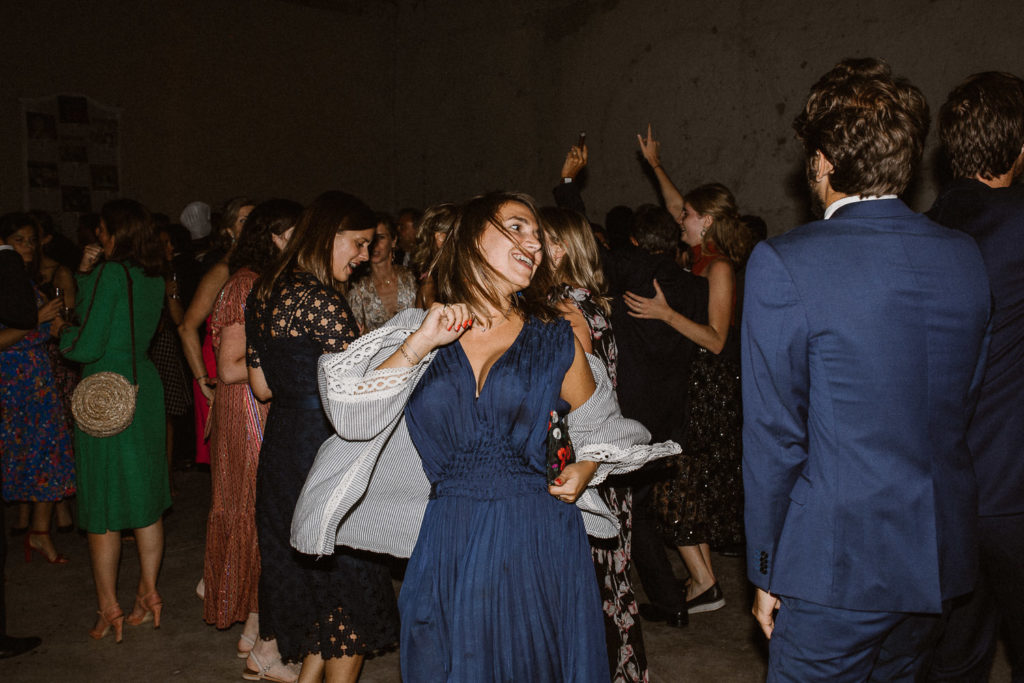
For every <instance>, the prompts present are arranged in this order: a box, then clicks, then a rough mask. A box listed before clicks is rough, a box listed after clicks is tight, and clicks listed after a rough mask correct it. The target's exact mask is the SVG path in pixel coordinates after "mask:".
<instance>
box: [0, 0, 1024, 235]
mask: <svg viewBox="0 0 1024 683" xmlns="http://www.w3.org/2000/svg"><path fill="white" fill-rule="evenodd" d="M85 4H86V3H68V2H58V1H56V0H16V1H14V2H8V3H4V5H3V7H2V8H0V32H2V33H0V37H2V40H0V59H2V62H0V63H2V64H3V74H2V76H0V130H3V131H4V134H3V135H2V136H0V204H2V206H3V208H4V210H8V209H11V208H15V207H17V206H19V205H20V203H21V187H22V183H23V179H22V175H21V174H22V170H21V166H20V127H19V126H20V120H19V115H18V112H19V109H18V103H17V98H19V97H37V96H42V95H49V94H57V93H72V94H83V95H88V96H90V97H93V98H95V99H97V100H99V101H100V102H102V103H104V104H109V105H115V106H119V107H122V108H123V109H124V115H123V120H122V125H123V131H124V137H123V142H122V157H123V171H124V183H123V184H124V188H125V194H127V195H131V196H135V197H138V198H140V199H141V200H142V201H144V202H146V203H148V204H149V205H151V206H152V207H153V208H154V209H155V210H162V211H166V212H168V213H174V212H176V211H177V210H179V209H180V207H181V205H183V204H184V203H185V202H187V201H189V200H192V199H197V198H201V199H205V200H207V201H211V202H217V201H220V200H222V199H223V198H226V197H227V196H230V195H232V194H236V193H240V192H245V193H252V194H255V195H257V196H267V195H271V194H275V195H284V196H290V197H294V198H296V199H299V200H302V201H305V200H308V199H310V198H311V197H312V196H314V195H315V194H317V193H318V192H320V191H321V190H323V189H327V188H343V189H348V190H350V191H352V192H354V193H356V194H358V195H360V196H362V197H364V198H365V199H366V200H367V201H368V202H370V203H371V204H373V205H375V206H376V207H379V208H383V209H396V208H398V207H399V206H401V205H406V204H413V205H420V206H423V205H426V204H429V203H432V202H436V201H440V200H444V199H463V198H465V197H468V196H470V195H472V194H476V193H478V192H481V191H485V190H488V189H493V188H498V187H502V188H507V189H518V190H524V191H527V192H531V193H533V194H535V195H536V196H537V197H538V198H539V199H540V200H541V201H542V202H548V201H550V193H549V190H550V187H551V186H552V185H553V184H554V183H555V182H556V181H557V177H558V170H559V168H560V166H561V162H562V159H563V158H564V155H565V152H566V150H567V149H568V147H569V145H571V144H572V143H573V142H574V141H575V140H576V136H577V134H578V132H579V131H581V130H585V131H586V132H587V139H588V143H589V145H590V148H591V167H590V169H589V171H588V177H587V178H586V185H585V198H586V199H587V201H588V204H589V205H590V207H591V209H592V212H591V213H592V218H595V219H596V220H601V218H602V217H603V214H604V212H605V211H606V210H607V209H608V208H610V207H611V206H613V205H615V204H619V203H626V204H638V203H641V202H648V201H656V200H657V194H656V192H655V190H654V187H653V186H652V184H651V182H650V180H649V178H648V176H647V175H646V174H645V173H644V169H643V166H642V164H641V163H640V162H639V160H638V158H637V154H636V149H637V145H636V133H638V132H640V131H641V130H643V129H644V128H645V126H646V124H647V123H648V122H650V123H652V124H653V126H654V131H655V134H656V136H657V137H658V138H659V139H661V140H662V143H663V144H662V154H663V160H664V162H665V166H666V168H667V169H668V171H669V173H670V174H671V175H672V177H673V178H674V179H675V180H676V182H677V184H678V185H679V186H680V188H682V189H684V190H685V189H686V188H688V187H690V186H693V185H695V184H698V183H701V182H705V181H708V180H718V181H721V182H724V183H725V184H727V185H729V186H730V187H731V188H732V189H733V190H734V192H735V193H736V195H737V197H738V199H739V202H740V205H741V209H742V210H744V211H745V212H752V213H760V214H761V215H763V216H764V217H765V218H766V219H767V220H768V222H769V227H770V230H771V231H772V232H781V231H783V230H785V229H788V228H789V227H791V226H792V225H794V224H795V223H797V222H800V221H801V220H803V218H804V217H805V211H806V202H805V199H804V195H803V191H802V187H801V180H800V178H801V175H800V164H801V160H800V151H799V148H798V146H797V144H796V143H795V141H794V140H793V136H792V129H791V127H790V123H791V121H792V119H793V116H794V115H795V113H796V112H797V110H798V108H799V106H800V105H801V103H802V100H803V98H804V96H805V95H806V92H807V89H808V88H809V87H810V85H811V84H812V83H813V82H814V81H815V80H816V79H817V77H818V76H819V75H820V74H822V73H823V72H824V71H826V70H827V69H828V68H830V67H831V65H832V64H834V63H835V62H836V61H838V60H839V59H841V58H843V57H846V56H865V55H877V56H881V57H884V58H886V59H888V60H889V61H890V62H891V63H892V64H893V66H894V68H895V70H896V72H897V73H899V74H901V75H904V76H907V77H908V78H910V79H911V80H912V81H913V82H915V83H916V84H917V85H918V86H919V87H921V88H922V90H924V92H925V94H926V95H927V97H928V99H929V102H931V103H932V105H933V111H934V110H936V109H937V108H938V105H939V104H940V103H941V101H942V100H943V98H944V97H945V94H946V92H947V91H948V90H949V89H950V87H952V85H953V84H954V83H955V82H957V81H958V80H960V79H961V78H962V77H964V76H966V75H967V74H969V73H973V72H975V71H979V70H985V69H1002V70H1009V71H1013V72H1016V73H1018V74H1024V51H1022V50H1021V42H1020V41H1021V35H1024V4H1022V2H1021V0H992V1H990V2H976V1H969V0H901V1H899V2H891V1H886V2H883V1H881V0H863V1H862V2H859V3H835V2H828V3H821V4H819V5H817V6H814V5H809V4H808V3H804V2H797V1H795V0H778V1H777V2H774V3H764V2H755V1H753V0H719V1H718V2H692V1H689V0H686V1H676V2H671V1H668V0H631V1H629V2H624V1H618V0H546V1H542V0H520V1H519V2H516V3H499V2H485V1H478V2H460V3H455V2H441V1H440V0H392V1H391V2H378V3H371V2H355V0H339V1H335V2H330V1H328V0H320V1H318V2H307V3H286V2H281V1H279V0H245V1H243V0H207V1H206V2H203V1H200V0H150V1H148V2H144V1H142V0H135V1H132V0H106V1H105V2H102V3H100V2H95V3H88V4H89V7H88V8H84V5H85ZM934 140H935V136H934V135H933V136H932V137H931V142H933V143H934ZM933 147H934V145H932V147H931V148H930V149H929V152H928V156H929V158H930V157H932V156H933V155H934V149H933ZM934 175H935V169H934V168H933V167H930V166H926V167H925V168H924V169H923V171H922V174H921V179H920V181H919V182H918V183H917V184H915V186H914V188H912V191H911V193H910V194H909V199H910V201H911V203H912V204H914V205H915V206H916V207H917V208H926V207H927V205H928V204H929V203H930V202H931V199H932V198H933V196H934V193H935V183H934Z"/></svg>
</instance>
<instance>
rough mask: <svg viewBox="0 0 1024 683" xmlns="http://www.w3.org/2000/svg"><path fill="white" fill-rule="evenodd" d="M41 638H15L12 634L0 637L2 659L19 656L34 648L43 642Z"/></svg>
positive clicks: (0, 655)
mask: <svg viewBox="0 0 1024 683" xmlns="http://www.w3.org/2000/svg"><path fill="white" fill-rule="evenodd" d="M42 642H43V641H42V639H41V638H36V637H35V636H31V637H29V638H14V637H12V636H2V637H0V659H7V658H8V657H17V656H18V655H23V654H25V653H26V652H28V651H29V650H34V649H36V648H37V647H39V645H40V644H41V643H42Z"/></svg>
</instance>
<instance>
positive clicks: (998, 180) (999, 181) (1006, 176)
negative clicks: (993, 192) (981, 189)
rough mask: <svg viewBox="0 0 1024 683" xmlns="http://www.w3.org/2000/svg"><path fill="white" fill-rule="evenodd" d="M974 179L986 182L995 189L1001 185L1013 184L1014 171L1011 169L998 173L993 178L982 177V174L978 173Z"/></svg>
mask: <svg viewBox="0 0 1024 683" xmlns="http://www.w3.org/2000/svg"><path fill="white" fill-rule="evenodd" d="M974 179H975V180H977V181H978V182H979V183H984V184H985V185H988V186H989V187H991V188H995V189H998V188H1000V187H1009V186H1010V185H1012V184H1013V171H1012V170H1009V171H1007V172H1006V173H1003V174H1001V175H997V176H995V177H993V178H982V177H981V174H977V175H975V176H974Z"/></svg>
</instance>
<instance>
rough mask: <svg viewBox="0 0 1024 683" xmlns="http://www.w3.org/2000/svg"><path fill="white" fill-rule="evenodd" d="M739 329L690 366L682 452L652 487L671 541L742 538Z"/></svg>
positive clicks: (699, 263)
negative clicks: (716, 351) (719, 348)
mask: <svg viewBox="0 0 1024 683" xmlns="http://www.w3.org/2000/svg"><path fill="white" fill-rule="evenodd" d="M695 255H696V258H695V260H694V264H693V273H694V274H695V275H702V274H703V273H704V272H706V270H707V268H708V266H710V265H711V263H712V262H714V261H715V260H718V259H721V258H723V257H722V256H721V254H719V253H718V252H717V251H715V250H713V249H712V250H708V251H705V252H704V253H701V252H700V251H699V250H697V251H696V254H695ZM738 340H739V329H738V328H737V327H735V326H733V327H731V328H730V331H729V341H728V342H727V343H726V347H725V349H723V350H722V353H720V354H718V355H715V354H713V353H711V352H709V351H707V350H706V349H704V348H701V349H700V350H699V351H698V352H697V354H696V355H695V356H694V359H693V363H692V364H691V366H690V378H689V383H688V387H689V389H688V396H689V403H690V421H689V427H688V429H687V439H686V445H685V446H684V448H683V450H684V451H685V453H686V456H685V457H676V458H673V460H672V463H671V464H670V468H669V469H670V476H669V477H668V478H667V479H666V480H664V481H662V482H661V483H659V484H658V485H656V486H655V489H654V504H655V507H656V510H657V514H658V522H659V527H660V530H661V532H662V535H663V536H664V537H665V538H666V540H668V541H669V542H670V543H672V544H674V545H696V544H698V543H708V544H710V545H711V547H713V548H720V547H723V546H726V545H730V544H736V543H742V541H743V472H742V460H743V441H742V435H741V432H742V427H743V410H742V401H741V397H740V363H739V351H738V350H739V345H738Z"/></svg>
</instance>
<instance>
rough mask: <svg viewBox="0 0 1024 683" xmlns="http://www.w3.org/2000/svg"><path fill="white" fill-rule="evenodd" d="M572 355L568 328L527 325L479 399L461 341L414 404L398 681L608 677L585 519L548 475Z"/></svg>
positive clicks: (581, 682)
mask: <svg viewBox="0 0 1024 683" xmlns="http://www.w3.org/2000/svg"><path fill="white" fill-rule="evenodd" d="M574 353H575V351H574V342H573V335H572V329H571V328H570V326H569V324H568V323H566V322H565V321H562V320H560V321H558V322H555V323H550V324H546V323H542V322H539V321H537V320H533V319H531V320H528V321H527V322H526V324H525V325H524V326H523V329H522V331H521V332H520V333H519V336H518V337H517V338H516V340H515V341H514V342H513V343H512V345H511V346H510V347H509V349H508V350H507V351H506V352H505V353H504V355H502V356H501V357H500V358H499V359H498V360H497V361H496V362H495V363H494V365H493V366H492V367H491V369H490V371H489V373H488V375H487V379H486V381H485V384H484V386H483V390H482V391H481V392H480V396H479V398H477V397H476V381H475V378H474V375H473V369H472V367H471V366H470V363H469V360H468V358H467V357H466V355H465V353H464V352H463V350H462V346H461V344H460V343H459V342H455V343H453V344H450V345H448V346H446V347H443V348H442V349H440V350H439V351H438V353H437V355H436V357H435V358H434V360H433V362H432V363H431V365H430V367H429V368H428V369H427V371H426V373H425V374H424V376H423V378H422V380H421V381H420V382H419V384H418V385H417V387H416V389H415V390H414V392H413V394H412V396H411V397H410V400H409V403H408V405H407V406H406V409H405V416H406V420H407V423H408V426H409V433H410V435H411V436H412V440H413V442H414V443H415V445H416V448H417V450H418V451H419V453H420V457H421V458H422V461H423V469H424V472H425V473H426V476H427V479H428V480H429V481H430V483H431V496H430V501H429V502H428V504H427V508H426V513H425V515H424V518H423V524H422V526H421V528H420V533H419V538H418V540H417V542H416V547H415V549H414V550H413V552H412V557H411V558H410V560H409V566H408V569H407V571H406V575H405V581H404V583H403V585H402V593H401V596H400V597H399V610H400V612H401V617H402V619H401V624H402V625H401V629H402V634H401V643H402V652H401V658H402V680H404V681H405V682H406V683H418V682H420V681H423V682H427V681H429V682H430V683H436V682H437V681H450V682H456V681H463V682H466V683H469V682H472V683H485V682H487V681H534V682H538V683H541V682H543V683H547V682H551V683H555V682H562V681H564V682H567V683H568V682H570V681H571V682H573V683H591V682H593V683H598V682H600V683H607V681H608V680H609V673H608V659H607V653H606V650H605V640H604V624H603V621H602V614H601V599H600V595H599V592H598V588H597V584H596V582H595V581H594V576H593V574H594V567H593V563H592V561H591V559H590V546H589V544H588V542H587V535H586V531H585V530H584V526H583V519H582V516H581V513H580V511H579V510H578V509H577V508H576V506H574V505H569V504H566V503H564V502H562V501H559V500H557V499H556V498H554V497H553V496H551V495H550V494H549V493H548V492H547V485H546V480H545V475H544V462H545V439H546V433H547V420H548V413H549V411H550V410H552V409H556V408H560V409H566V408H567V405H566V404H565V402H564V401H563V400H562V399H560V398H559V393H560V390H561V385H562V381H563V380H564V378H565V373H566V372H567V371H568V369H569V367H570V366H571V365H572V361H573V357H574Z"/></svg>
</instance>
